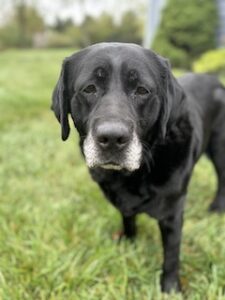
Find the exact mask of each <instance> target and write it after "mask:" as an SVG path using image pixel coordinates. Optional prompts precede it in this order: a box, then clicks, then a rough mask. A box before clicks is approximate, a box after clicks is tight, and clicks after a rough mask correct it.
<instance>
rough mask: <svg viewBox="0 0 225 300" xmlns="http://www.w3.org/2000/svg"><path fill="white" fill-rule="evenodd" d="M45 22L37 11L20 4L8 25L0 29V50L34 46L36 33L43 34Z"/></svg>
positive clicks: (15, 8)
mask: <svg viewBox="0 0 225 300" xmlns="http://www.w3.org/2000/svg"><path fill="white" fill-rule="evenodd" d="M44 28H45V25H44V21H43V19H42V17H41V16H40V14H39V13H38V11H37V9H36V8H35V7H32V6H27V5H25V4H24V3H19V4H17V5H16V6H15V7H14V13H13V15H12V17H11V18H9V20H8V21H7V22H6V24H5V25H4V26H3V27H1V28H0V49H1V48H10V47H30V46H32V42H33V36H34V34H35V33H39V32H43V30H44Z"/></svg>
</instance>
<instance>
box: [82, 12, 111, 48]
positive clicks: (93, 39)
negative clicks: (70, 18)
mask: <svg viewBox="0 0 225 300" xmlns="http://www.w3.org/2000/svg"><path fill="white" fill-rule="evenodd" d="M80 29H81V32H82V36H83V41H82V45H81V46H82V47H84V46H87V45H90V44H93V43H98V42H103V41H105V42H106V41H110V40H112V38H113V35H114V32H115V30H116V27H115V24H114V22H113V19H112V16H111V15H109V14H106V13H103V14H102V15H101V16H100V17H98V18H97V19H96V18H93V17H91V16H87V17H86V18H85V19H84V21H83V23H82V24H81V26H80Z"/></svg>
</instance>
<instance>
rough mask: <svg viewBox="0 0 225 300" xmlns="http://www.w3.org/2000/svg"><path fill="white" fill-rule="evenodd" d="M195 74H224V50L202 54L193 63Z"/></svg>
mask: <svg viewBox="0 0 225 300" xmlns="http://www.w3.org/2000/svg"><path fill="white" fill-rule="evenodd" d="M193 70H194V71H195V72H209V73H225V48H223V49H216V50H211V51H208V52H206V53H204V54H203V55H202V56H201V57H200V58H199V59H198V60H197V61H195V62H194V63H193Z"/></svg>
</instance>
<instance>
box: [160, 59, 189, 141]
mask: <svg viewBox="0 0 225 300" xmlns="http://www.w3.org/2000/svg"><path fill="white" fill-rule="evenodd" d="M158 58H159V60H160V62H161V70H162V71H161V78H162V81H163V87H164V88H163V89H162V102H163V103H162V104H163V105H162V107H161V118H160V131H161V135H162V138H165V136H166V131H167V127H168V122H169V119H170V117H171V114H172V108H173V107H179V103H181V102H182V99H183V98H184V92H183V90H182V88H181V86H180V85H179V84H178V82H177V80H176V79H175V78H174V76H173V74H172V71H171V66H170V63H169V61H168V60H167V59H165V58H163V57H161V56H159V55H158ZM175 102H176V105H174V103H175Z"/></svg>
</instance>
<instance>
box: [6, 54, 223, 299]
mask: <svg viewBox="0 0 225 300" xmlns="http://www.w3.org/2000/svg"><path fill="white" fill-rule="evenodd" d="M70 53H71V50H41V51H40V50H39V51H37V50H30V51H29V50H26V51H25V50H23V51H8V52H6V51H5V52H3V53H2V54H1V56H0V66H1V67H0V111H1V118H0V191H1V201H0V251H1V255H0V299H2V300H12V299H13V300H65V299H66V300H99V299H102V300H140V299H141V300H156V299H157V300H165V299H170V300H184V299H185V300H200V299H207V300H224V299H225V297H224V291H223V288H224V282H225V268H224V257H225V243H224V240H225V230H224V227H225V216H224V215H213V214H209V213H207V206H208V205H209V203H210V201H211V199H212V198H213V195H214V192H215V185H216V180H215V176H214V173H213V168H212V166H211V165H210V164H209V162H208V161H207V160H206V158H203V159H202V160H201V161H200V163H199V164H198V165H197V167H196V168H195V172H194V178H193V180H192V183H191V185H190V188H189V193H188V199H187V205H186V209H185V211H186V214H185V220H184V230H183V231H184V232H183V239H182V249H181V280H182V284H183V292H184V294H183V295H171V296H165V295H163V294H161V293H160V288H159V278H160V271H159V270H160V265H161V262H162V248H161V241H160V236H159V230H158V228H157V224H156V221H155V220H153V219H150V218H149V217H147V216H145V215H140V216H139V217H138V237H137V242H136V243H135V244H130V243H129V242H126V241H122V242H121V243H120V244H118V243H117V241H115V240H113V239H112V234H113V233H114V232H115V231H118V230H119V229H120V216H119V213H118V212H117V211H116V210H115V209H114V208H113V207H112V206H110V205H109V203H107V201H105V199H104V197H103V195H102V193H101V192H100V191H99V189H98V187H97V185H96V184H94V183H93V181H92V180H91V178H90V176H89V174H88V171H87V168H86V167H85V164H84V161H83V159H82V158H81V154H80V150H79V146H78V137H77V135H76V134H75V130H71V136H70V138H69V140H68V141H67V142H66V143H63V142H62V141H61V140H60V127H59V124H58V122H57V121H56V119H55V117H54V116H53V113H52V112H51V111H50V109H49V107H50V98H51V93H52V90H53V86H54V84H55V82H56V80H57V77H58V74H59V71H60V65H61V61H62V59H63V58H64V57H65V56H68V55H69V54H70Z"/></svg>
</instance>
